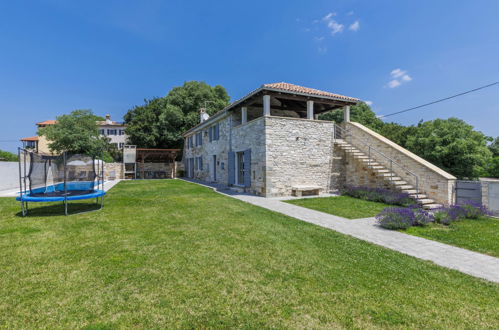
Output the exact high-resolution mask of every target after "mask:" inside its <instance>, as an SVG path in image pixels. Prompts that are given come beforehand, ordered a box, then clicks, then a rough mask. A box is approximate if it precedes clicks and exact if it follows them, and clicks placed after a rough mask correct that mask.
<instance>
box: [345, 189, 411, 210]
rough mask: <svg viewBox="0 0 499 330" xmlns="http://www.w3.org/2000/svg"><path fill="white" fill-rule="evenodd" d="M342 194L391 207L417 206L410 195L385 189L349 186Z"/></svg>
mask: <svg viewBox="0 0 499 330" xmlns="http://www.w3.org/2000/svg"><path fill="white" fill-rule="evenodd" d="M341 193H342V195H346V196H350V197H355V198H359V199H363V200H367V201H372V202H380V203H385V204H390V205H400V206H410V205H414V204H415V201H414V200H413V199H412V198H410V197H409V194H407V193H402V192H395V191H391V190H388V189H383V188H369V187H361V186H360V187H356V186H347V187H345V188H344V189H342V191H341Z"/></svg>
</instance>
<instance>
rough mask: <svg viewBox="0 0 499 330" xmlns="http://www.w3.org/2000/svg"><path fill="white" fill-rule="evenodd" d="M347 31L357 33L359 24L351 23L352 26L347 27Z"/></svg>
mask: <svg viewBox="0 0 499 330" xmlns="http://www.w3.org/2000/svg"><path fill="white" fill-rule="evenodd" d="M348 29H349V30H350V31H354V32H355V31H358V30H359V29H360V22H359V21H355V22H353V23H352V24H350V26H349V27H348Z"/></svg>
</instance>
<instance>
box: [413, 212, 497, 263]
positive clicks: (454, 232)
mask: <svg viewBox="0 0 499 330" xmlns="http://www.w3.org/2000/svg"><path fill="white" fill-rule="evenodd" d="M404 232H405V233H407V234H411V235H415V236H420V237H424V238H428V239H431V240H435V241H439V242H442V243H446V244H450V245H455V246H459V247H462V248H465V249H469V250H473V251H477V252H481V253H485V254H490V255H492V256H495V257H499V241H498V240H499V219H494V218H489V217H483V218H480V219H477V220H472V219H466V220H460V221H456V222H453V223H451V224H450V225H449V226H444V225H439V224H430V225H429V226H427V227H411V228H409V229H407V230H405V231H404Z"/></svg>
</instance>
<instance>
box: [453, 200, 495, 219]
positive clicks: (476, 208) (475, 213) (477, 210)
mask: <svg viewBox="0 0 499 330" xmlns="http://www.w3.org/2000/svg"><path fill="white" fill-rule="evenodd" d="M459 207H460V208H461V209H463V212H464V216H465V218H467V219H478V218H480V217H482V216H484V215H490V212H489V210H487V208H486V207H485V206H483V205H482V204H481V203H479V202H476V201H465V202H463V203H461V204H459Z"/></svg>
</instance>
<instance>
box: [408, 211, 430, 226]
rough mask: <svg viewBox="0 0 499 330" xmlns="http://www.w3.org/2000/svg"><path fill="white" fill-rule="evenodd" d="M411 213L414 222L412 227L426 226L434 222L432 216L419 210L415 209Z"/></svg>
mask: <svg viewBox="0 0 499 330" xmlns="http://www.w3.org/2000/svg"><path fill="white" fill-rule="evenodd" d="M413 212H414V222H413V225H414V226H426V225H427V224H429V223H430V222H433V221H435V218H434V217H433V215H432V214H431V213H430V212H428V211H426V210H423V209H421V208H415V209H414V211H413Z"/></svg>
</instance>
